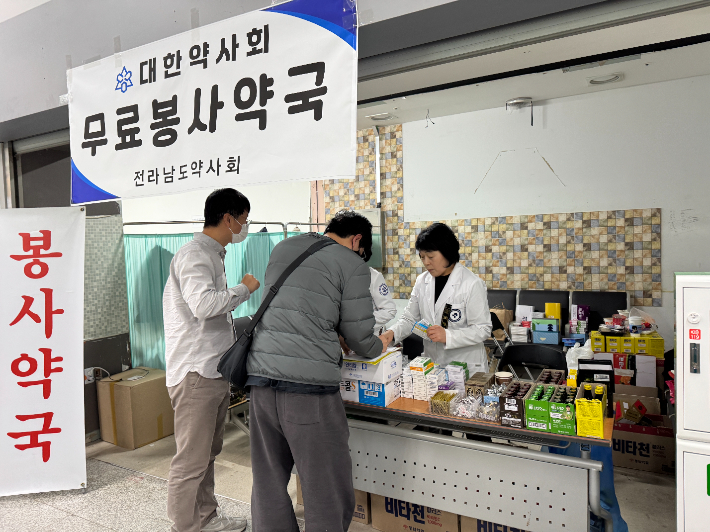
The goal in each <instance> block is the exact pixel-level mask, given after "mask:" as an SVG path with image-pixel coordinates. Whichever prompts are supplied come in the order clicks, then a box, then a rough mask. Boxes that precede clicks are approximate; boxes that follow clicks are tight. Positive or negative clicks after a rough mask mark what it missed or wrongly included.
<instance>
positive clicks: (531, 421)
mask: <svg viewBox="0 0 710 532" xmlns="http://www.w3.org/2000/svg"><path fill="white" fill-rule="evenodd" d="M543 386H544V392H543V395H544V393H545V392H547V390H548V389H550V388H552V389H553V393H554V390H556V389H557V386H553V385H549V384H545V385H543ZM536 388H537V386H533V387H531V388H530V391H529V392H528V393H527V395H526V396H525V426H526V427H527V428H528V429H530V430H536V431H538V432H550V402H549V401H538V400H534V399H530V397H531V396H532V395H533V394H534V393H535V389H536Z"/></svg>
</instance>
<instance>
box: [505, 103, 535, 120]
mask: <svg viewBox="0 0 710 532" xmlns="http://www.w3.org/2000/svg"><path fill="white" fill-rule="evenodd" d="M524 107H530V125H531V126H532V125H533V99H532V98H530V97H529V96H519V97H517V98H511V99H510V100H508V101H507V102H505V110H506V111H508V110H510V109H523V108H524Z"/></svg>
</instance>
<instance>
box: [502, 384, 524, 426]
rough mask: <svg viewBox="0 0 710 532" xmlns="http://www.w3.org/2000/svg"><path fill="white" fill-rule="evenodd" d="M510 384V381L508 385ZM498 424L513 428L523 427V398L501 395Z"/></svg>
mask: <svg viewBox="0 0 710 532" xmlns="http://www.w3.org/2000/svg"><path fill="white" fill-rule="evenodd" d="M512 384H513V383H512V382H511V383H510V384H508V387H510V386H511V385H512ZM506 391H507V388H506ZM503 395H505V393H503ZM500 424H501V425H503V426H504V427H512V428H515V429H524V428H525V398H522V399H518V398H517V397H502V398H501V399H500Z"/></svg>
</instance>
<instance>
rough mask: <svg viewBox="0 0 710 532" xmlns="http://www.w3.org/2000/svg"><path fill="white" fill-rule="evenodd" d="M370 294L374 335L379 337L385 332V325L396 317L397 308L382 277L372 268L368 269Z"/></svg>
mask: <svg viewBox="0 0 710 532" xmlns="http://www.w3.org/2000/svg"><path fill="white" fill-rule="evenodd" d="M370 294H371V295H372V310H373V312H374V313H375V334H376V335H378V336H379V335H380V334H382V333H383V332H384V331H385V325H387V324H388V323H389V322H390V321H392V320H393V319H394V317H395V316H396V315H397V306H396V305H395V304H394V300H393V299H392V292H390V289H389V287H388V286H387V283H386V282H385V278H384V276H383V275H382V274H381V273H380V272H378V271H377V270H376V269H374V268H370Z"/></svg>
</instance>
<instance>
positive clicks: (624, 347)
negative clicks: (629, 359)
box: [618, 336, 636, 355]
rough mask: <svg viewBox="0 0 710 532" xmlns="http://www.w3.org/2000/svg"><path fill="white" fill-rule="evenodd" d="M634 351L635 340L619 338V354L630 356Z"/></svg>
mask: <svg viewBox="0 0 710 532" xmlns="http://www.w3.org/2000/svg"><path fill="white" fill-rule="evenodd" d="M635 350H636V338H631V337H626V336H624V337H622V338H621V351H618V352H619V353H626V354H627V355H632V354H634V353H635Z"/></svg>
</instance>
